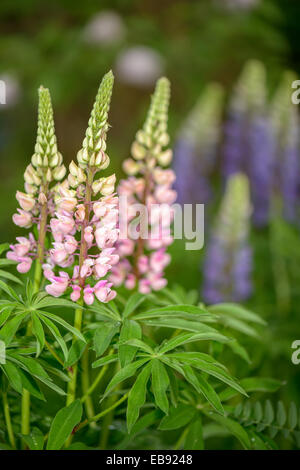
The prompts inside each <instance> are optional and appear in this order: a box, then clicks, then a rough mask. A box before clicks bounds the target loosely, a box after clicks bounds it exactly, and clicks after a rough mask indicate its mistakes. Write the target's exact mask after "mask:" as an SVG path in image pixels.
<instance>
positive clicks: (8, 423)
mask: <svg viewBox="0 0 300 470" xmlns="http://www.w3.org/2000/svg"><path fill="white" fill-rule="evenodd" d="M2 397H3V410H4V417H5V423H6V428H7V434H8V439H9V442H10V445H11V446H12V448H13V449H15V448H16V441H15V436H14V431H13V428H12V424H11V417H10V409H9V403H8V399H7V393H6V392H3V396H2Z"/></svg>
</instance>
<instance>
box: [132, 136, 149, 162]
mask: <svg viewBox="0 0 300 470" xmlns="http://www.w3.org/2000/svg"><path fill="white" fill-rule="evenodd" d="M131 154H132V156H133V158H135V159H136V160H143V158H145V156H146V149H145V147H143V146H142V145H140V144H139V143H138V142H136V141H135V142H133V144H132V146H131Z"/></svg>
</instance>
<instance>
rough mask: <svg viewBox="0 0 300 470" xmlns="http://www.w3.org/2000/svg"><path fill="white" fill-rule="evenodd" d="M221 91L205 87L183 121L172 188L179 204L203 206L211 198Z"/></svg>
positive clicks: (220, 108) (213, 86)
mask: <svg viewBox="0 0 300 470" xmlns="http://www.w3.org/2000/svg"><path fill="white" fill-rule="evenodd" d="M222 103H223V90H222V88H221V87H220V85H218V84H216V83H211V84H210V85H208V86H207V88H206V89H205V91H204V92H203V94H202V95H201V97H200V98H199V100H198V102H197V103H196V105H195V107H194V108H193V110H192V111H191V113H190V114H189V116H188V118H187V119H186V121H185V122H184V125H183V127H182V129H181V131H180V134H179V137H178V139H177V144H176V145H175V150H174V170H175V173H176V175H177V178H176V183H175V189H176V190H177V192H178V198H177V201H178V202H179V203H181V204H185V203H186V204H187V203H190V204H191V203H206V202H208V201H209V199H210V198H211V187H210V182H209V179H208V178H209V176H210V174H211V172H212V170H213V168H214V165H215V160H216V155H217V148H218V142H219V135H220V119H221V111H222Z"/></svg>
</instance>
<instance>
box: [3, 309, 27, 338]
mask: <svg viewBox="0 0 300 470" xmlns="http://www.w3.org/2000/svg"><path fill="white" fill-rule="evenodd" d="M25 317H26V313H21V314H19V315H17V316H16V317H14V318H12V319H11V320H9V321H8V322H6V323H5V325H4V326H3V327H2V328H1V330H0V338H1V339H2V340H3V341H4V343H5V344H6V346H8V345H9V344H10V343H11V341H12V339H13V337H14V336H15V334H16V332H17V330H18V328H19V326H20V324H21V323H22V321H23V319H24V318H25Z"/></svg>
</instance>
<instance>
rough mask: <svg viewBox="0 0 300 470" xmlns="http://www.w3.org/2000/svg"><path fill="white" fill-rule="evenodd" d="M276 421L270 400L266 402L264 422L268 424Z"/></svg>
mask: <svg viewBox="0 0 300 470" xmlns="http://www.w3.org/2000/svg"><path fill="white" fill-rule="evenodd" d="M273 421H274V409H273V406H272V403H271V402H270V400H267V401H266V404H265V414H264V422H265V423H266V424H271V423H273Z"/></svg>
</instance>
